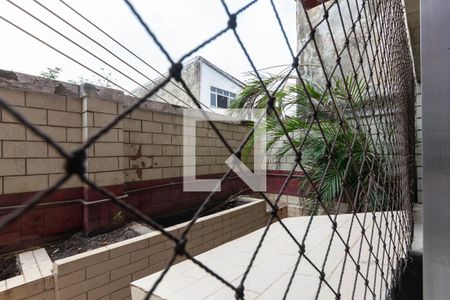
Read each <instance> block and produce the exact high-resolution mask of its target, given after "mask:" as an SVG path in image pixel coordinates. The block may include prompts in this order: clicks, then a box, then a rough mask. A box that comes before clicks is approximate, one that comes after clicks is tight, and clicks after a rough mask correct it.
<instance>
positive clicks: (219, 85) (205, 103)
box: [133, 56, 244, 114]
mask: <svg viewBox="0 0 450 300" xmlns="http://www.w3.org/2000/svg"><path fill="white" fill-rule="evenodd" d="M182 77H183V80H184V81H185V82H186V84H187V86H188V87H189V89H190V91H191V92H192V94H193V95H194V97H195V98H196V99H198V100H199V101H200V102H201V106H202V108H203V109H205V110H208V111H210V110H211V111H213V112H215V113H219V114H225V113H226V110H227V108H228V107H229V105H230V103H231V101H232V100H233V99H234V98H235V97H236V95H237V94H239V92H240V91H241V90H242V88H243V87H244V84H243V83H242V82H241V81H239V80H238V79H236V78H235V77H233V76H231V75H230V74H228V73H227V72H225V71H223V70H222V69H220V68H219V67H217V66H215V65H214V64H212V63H211V62H209V61H208V60H206V59H205V58H203V57H201V56H196V57H195V58H193V59H192V60H190V61H188V62H187V63H186V64H185V65H184V66H183V71H182ZM162 80H163V78H162V77H160V78H156V79H155V80H154V81H153V82H150V83H148V84H146V85H145V87H146V88H139V89H136V90H134V91H133V93H134V94H136V95H137V96H140V97H142V96H144V95H145V94H146V93H147V92H148V91H150V90H151V89H152V87H153V86H155V85H156V84H158V83H159V82H161V81H162ZM150 100H154V101H159V102H168V103H170V104H174V105H179V106H184V107H197V105H196V104H195V103H194V101H192V99H191V97H189V96H188V94H187V93H186V92H185V91H184V89H183V88H182V87H181V85H180V83H178V82H175V81H174V80H171V81H170V82H169V83H168V84H167V85H166V86H165V87H164V88H163V89H161V90H160V91H158V93H157V94H156V95H155V96H153V97H151V98H150Z"/></svg>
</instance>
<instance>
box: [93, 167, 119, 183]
mask: <svg viewBox="0 0 450 300" xmlns="http://www.w3.org/2000/svg"><path fill="white" fill-rule="evenodd" d="M94 181H95V183H96V184H97V185H99V186H108V185H114V184H122V183H124V175H123V171H122V170H120V171H115V172H101V173H95V180H94Z"/></svg>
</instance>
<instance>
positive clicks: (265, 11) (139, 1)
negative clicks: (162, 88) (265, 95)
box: [0, 0, 296, 90]
mask: <svg viewBox="0 0 450 300" xmlns="http://www.w3.org/2000/svg"><path fill="white" fill-rule="evenodd" d="M11 1H13V2H14V3H16V4H17V5H19V6H21V7H23V8H24V9H25V10H27V11H28V12H30V13H32V14H34V15H35V16H36V17H38V18H40V19H42V20H43V21H45V22H47V23H48V24H49V25H51V26H52V27H54V28H55V29H57V30H59V31H60V32H62V33H64V34H66V35H67V36H68V37H70V38H71V39H73V40H74V41H76V42H78V43H80V44H81V45H82V46H84V47H86V48H87V49H89V50H90V51H92V52H94V53H95V54H96V55H97V56H99V57H101V58H102V59H104V60H106V61H108V62H109V63H110V64H111V65H113V66H115V67H116V68H117V69H120V70H121V71H122V72H123V73H125V74H127V75H129V76H130V77H132V78H133V79H134V80H135V81H137V82H139V83H141V84H143V83H145V82H147V81H148V80H147V79H146V78H145V77H144V76H142V75H140V74H138V73H136V72H135V71H133V70H132V69H130V68H129V67H127V66H126V65H124V64H123V63H121V62H120V61H118V60H117V59H115V58H114V57H113V56H111V55H110V54H108V53H107V52H106V51H104V50H103V49H101V48H100V47H98V46H97V45H95V44H94V43H93V42H91V41H89V40H88V39H86V38H85V37H83V36H82V35H81V34H79V33H78V32H76V31H75V30H73V29H72V28H70V27H69V26H68V25H66V24H64V23H63V22H62V21H61V20H59V19H57V18H56V17H55V16H53V15H51V14H50V13H49V12H47V11H46V10H45V9H44V8H42V7H40V6H39V5H38V4H37V3H36V2H34V1H32V0H11ZM37 1H39V2H40V3H42V4H43V5H45V6H46V7H48V8H50V9H51V10H52V11H53V12H55V13H56V14H58V15H60V16H61V17H63V18H64V19H65V20H67V21H69V22H70V23H71V24H72V25H74V26H76V27H77V28H79V29H80V30H82V31H83V32H85V33H87V34H89V36H91V37H92V38H94V39H95V40H96V41H97V42H99V43H101V44H103V45H105V46H106V47H108V49H110V50H111V51H112V52H114V53H115V54H116V55H118V56H120V57H122V58H123V59H124V60H125V61H127V62H128V63H129V64H131V65H133V66H134V67H135V68H137V69H138V70H140V71H141V72H142V73H144V74H145V75H146V76H147V77H150V78H154V77H156V76H157V74H156V73H155V72H154V71H152V70H151V69H150V68H149V67H148V66H145V64H143V63H142V62H140V61H139V60H137V59H136V58H134V57H133V56H132V55H131V54H129V53H127V52H126V51H125V50H123V49H122V48H120V47H119V46H117V45H116V44H114V42H112V41H111V40H109V39H108V38H107V37H105V36H104V35H102V34H101V33H100V32H99V31H98V30H96V29H95V28H93V27H92V26H90V25H89V24H88V23H87V22H86V21H84V20H83V19H81V18H80V17H79V16H77V15H76V14H75V13H74V12H73V11H71V10H70V9H69V8H67V7H66V6H65V5H64V4H63V3H61V2H60V1H57V0H37ZM66 2H67V3H68V4H69V5H71V6H72V7H73V8H74V9H76V10H77V11H78V12H80V13H81V14H83V15H84V16H85V17H87V18H88V19H90V20H91V21H93V22H94V23H95V24H97V25H98V26H99V27H101V28H102V29H103V30H105V31H106V32H107V33H109V34H111V35H112V36H113V37H115V38H117V39H118V40H119V41H120V42H122V43H123V44H124V45H126V46H127V47H129V48H130V49H131V50H132V51H134V52H135V53H136V54H138V55H139V56H141V57H142V58H143V59H144V60H145V61H146V62H148V63H149V64H150V65H152V66H154V67H155V68H156V69H158V70H159V71H161V72H163V73H165V72H166V71H167V68H168V61H167V60H166V58H165V57H164V56H163V55H162V53H161V52H160V51H159V49H158V48H157V47H156V45H155V44H154V43H153V41H152V40H151V39H150V37H148V36H147V34H146V33H145V31H144V30H143V28H142V27H141V25H140V24H139V23H138V22H137V20H136V19H135V18H134V16H133V15H132V14H131V12H130V10H129V9H128V7H127V6H126V4H125V3H124V2H123V1H121V0H89V1H87V0H66ZM133 3H134V4H135V6H136V8H137V9H138V11H139V12H140V13H141V15H142V16H143V18H144V19H145V20H146V22H147V23H148V25H149V26H150V28H151V29H152V30H153V31H154V33H155V34H156V35H157V36H158V38H159V39H160V41H161V42H162V44H163V45H164V46H165V47H166V49H167V51H168V52H169V53H170V55H171V56H172V57H173V58H174V59H175V60H177V59H179V58H180V57H181V56H182V55H183V54H185V53H186V52H188V51H189V50H190V49H192V48H193V47H195V46H196V45H198V44H199V43H201V42H203V41H204V40H205V39H207V38H208V37H210V36H211V35H213V34H214V33H216V32H218V31H219V30H221V29H222V28H224V27H225V26H226V24H227V15H226V13H225V11H224V9H223V7H222V5H221V2H220V1H219V0H147V1H144V0H134V1H133ZM246 3H248V0H247V1H241V0H228V1H227V4H228V5H229V6H230V9H231V11H235V10H237V9H238V8H240V7H241V6H243V5H245V4H246ZM275 3H276V6H277V9H278V11H279V13H280V15H281V18H282V20H283V24H284V26H285V29H286V30H287V34H288V38H289V40H290V43H291V45H292V47H293V49H295V37H296V30H295V1H294V0H275ZM0 15H1V16H2V17H4V18H7V19H8V20H10V21H12V22H13V23H15V24H17V25H19V26H21V27H23V28H24V29H26V30H28V31H29V32H30V33H32V34H34V35H36V36H37V37H39V38H41V39H43V40H44V41H46V42H47V43H49V44H51V45H52V46H54V47H55V48H58V49H59V50H61V51H62V52H64V53H66V54H67V55H70V56H73V58H75V59H77V60H79V61H80V62H82V63H83V64H85V65H86V66H89V67H90V68H92V69H94V70H96V71H99V70H100V69H101V68H105V70H107V72H111V73H112V78H113V79H114V80H116V81H117V82H118V83H119V84H120V85H122V86H123V87H124V88H125V89H129V90H131V89H133V88H135V87H136V86H137V85H138V84H137V83H136V82H133V81H131V80H129V79H126V78H125V77H124V76H122V75H121V74H120V73H118V72H117V71H114V70H112V69H110V68H109V67H108V66H106V65H105V64H103V63H102V62H100V61H99V60H97V59H96V58H94V57H92V56H91V55H89V54H87V53H86V52H84V51H83V50H81V49H80V48H78V47H77V46H75V45H73V44H71V43H70V42H68V41H67V40H65V39H64V38H62V37H61V36H59V35H58V34H57V33H55V32H52V31H51V30H50V29H48V28H47V27H45V25H42V24H40V23H39V22H38V21H36V20H34V19H33V18H32V17H30V16H28V15H27V14H26V13H24V12H22V11H21V10H19V9H18V8H16V7H14V6H13V5H11V4H10V3H9V2H8V1H6V0H0ZM237 21H238V27H237V28H238V32H239V34H240V35H241V37H242V40H243V42H244V43H245V45H246V46H247V48H248V50H249V53H250V55H251V57H252V58H253V59H254V62H255V63H256V66H257V68H260V69H261V68H267V67H271V66H275V65H280V64H290V62H291V58H290V55H289V52H288V48H287V46H286V44H285V41H284V39H283V36H282V33H281V31H280V29H279V26H278V24H277V21H276V18H275V15H274V13H273V10H272V7H271V4H270V1H269V0H260V1H258V2H257V3H256V4H254V5H253V6H252V7H251V8H249V9H248V10H246V11H245V12H244V13H242V14H241V15H239V17H238V20H237ZM0 37H1V40H2V46H1V47H0V69H5V70H14V71H18V72H23V73H28V74H33V75H38V74H39V73H40V72H41V71H42V70H44V69H45V68H47V67H56V66H58V67H61V68H62V69H63V72H62V74H61V77H60V79H61V80H69V79H72V80H76V79H77V78H78V77H79V76H82V77H85V78H91V77H92V74H91V73H90V72H89V71H87V70H86V69H84V68H83V67H81V66H79V65H77V64H76V63H75V62H73V61H71V60H69V59H67V58H66V57H64V56H63V55H61V54H59V53H57V52H55V51H54V50H52V49H50V48H48V47H47V46H45V45H43V44H42V43H40V42H38V41H36V40H34V39H33V38H32V37H30V36H28V35H26V34H25V33H23V32H21V31H20V30H18V29H16V28H14V27H13V26H11V25H10V24H8V23H6V22H5V21H4V20H1V19H0ZM195 55H201V56H204V57H205V58H207V59H208V60H210V61H211V62H212V63H214V64H216V65H217V66H219V67H220V68H222V69H224V70H225V71H227V72H229V73H230V74H232V75H233V76H236V77H237V78H239V79H241V80H243V79H245V73H246V72H248V71H249V70H250V69H251V67H250V65H249V64H248V62H247V60H246V58H245V57H244V55H243V52H242V50H241V49H240V47H239V45H238V44H237V42H236V40H235V38H234V35H233V34H232V32H228V33H226V34H225V35H223V36H222V37H220V38H219V39H218V40H216V41H215V42H213V43H212V44H210V45H208V46H207V47H205V48H203V49H201V50H200V51H198V52H197V53H196V54H194V56H195ZM100 72H101V71H100Z"/></svg>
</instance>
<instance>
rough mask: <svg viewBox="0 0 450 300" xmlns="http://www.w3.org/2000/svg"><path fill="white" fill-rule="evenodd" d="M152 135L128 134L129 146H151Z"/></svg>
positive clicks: (143, 133) (141, 133) (144, 133)
mask: <svg viewBox="0 0 450 300" xmlns="http://www.w3.org/2000/svg"><path fill="white" fill-rule="evenodd" d="M152 140H153V139H152V134H151V133H146V132H130V143H131V144H152Z"/></svg>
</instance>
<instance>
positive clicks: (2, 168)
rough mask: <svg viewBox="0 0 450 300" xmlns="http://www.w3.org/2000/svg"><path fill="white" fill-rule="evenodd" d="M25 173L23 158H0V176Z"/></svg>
mask: <svg viewBox="0 0 450 300" xmlns="http://www.w3.org/2000/svg"><path fill="white" fill-rule="evenodd" d="M11 175H25V159H0V176H11Z"/></svg>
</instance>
